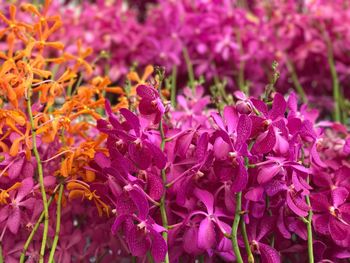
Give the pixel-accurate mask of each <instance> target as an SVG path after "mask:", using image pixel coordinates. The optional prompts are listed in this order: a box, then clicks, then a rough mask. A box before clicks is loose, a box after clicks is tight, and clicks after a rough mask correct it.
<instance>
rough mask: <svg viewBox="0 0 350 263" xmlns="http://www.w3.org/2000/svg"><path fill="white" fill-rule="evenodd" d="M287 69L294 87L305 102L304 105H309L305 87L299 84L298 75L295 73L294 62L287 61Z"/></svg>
mask: <svg viewBox="0 0 350 263" xmlns="http://www.w3.org/2000/svg"><path fill="white" fill-rule="evenodd" d="M287 68H288V71H289V74H290V75H291V77H292V81H293V84H294V87H295V88H296V90H297V92H298V94H299V96H300V98H301V100H302V101H303V103H307V96H306V94H305V91H304V89H303V86H301V84H300V82H299V78H298V75H297V73H296V71H295V68H294V65H293V63H292V61H290V60H289V59H287Z"/></svg>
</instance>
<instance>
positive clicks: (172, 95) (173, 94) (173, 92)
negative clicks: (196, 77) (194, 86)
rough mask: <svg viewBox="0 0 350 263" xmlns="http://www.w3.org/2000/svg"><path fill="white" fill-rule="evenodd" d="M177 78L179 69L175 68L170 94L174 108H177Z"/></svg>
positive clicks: (172, 74)
mask: <svg viewBox="0 0 350 263" xmlns="http://www.w3.org/2000/svg"><path fill="white" fill-rule="evenodd" d="M176 76H177V67H176V66H174V67H173V70H172V73H171V93H170V94H171V95H170V101H171V105H172V106H173V107H174V108H175V106H176Z"/></svg>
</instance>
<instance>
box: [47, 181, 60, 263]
mask: <svg viewBox="0 0 350 263" xmlns="http://www.w3.org/2000/svg"><path fill="white" fill-rule="evenodd" d="M63 188H64V186H63V184H61V185H60V188H59V192H58V200H57V212H56V231H55V237H54V239H53V243H52V247H51V251H50V257H49V263H52V262H53V259H54V258H53V257H54V255H55V251H56V247H57V243H58V238H59V234H60V229H61V205H62V193H63Z"/></svg>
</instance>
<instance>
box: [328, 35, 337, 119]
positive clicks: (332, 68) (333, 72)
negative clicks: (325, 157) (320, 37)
mask: <svg viewBox="0 0 350 263" xmlns="http://www.w3.org/2000/svg"><path fill="white" fill-rule="evenodd" d="M326 39H327V46H328V52H327V53H328V54H327V55H328V56H327V58H328V64H329V69H330V71H331V75H332V82H333V99H334V119H335V121H337V122H341V115H340V104H341V94H340V93H341V92H340V86H339V79H338V74H337V71H336V69H335V63H334V55H333V48H332V43H331V41H330V40H329V38H328V37H327V38H326Z"/></svg>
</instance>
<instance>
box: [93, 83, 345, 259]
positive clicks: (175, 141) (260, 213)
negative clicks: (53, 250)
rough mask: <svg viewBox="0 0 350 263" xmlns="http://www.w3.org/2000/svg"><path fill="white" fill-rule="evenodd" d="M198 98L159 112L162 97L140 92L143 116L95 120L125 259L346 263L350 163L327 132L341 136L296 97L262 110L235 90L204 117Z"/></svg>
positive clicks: (144, 88)
mask: <svg viewBox="0 0 350 263" xmlns="http://www.w3.org/2000/svg"><path fill="white" fill-rule="evenodd" d="M201 89H202V88H201V87H197V89H195V90H193V93H192V91H190V90H187V94H188V97H187V99H186V98H185V97H182V96H179V97H178V99H179V104H180V105H181V106H180V108H179V109H178V110H169V111H165V112H164V108H163V107H162V106H160V105H159V103H160V100H159V95H157V90H156V89H155V88H154V87H152V86H151V85H140V86H138V88H137V92H138V95H139V96H140V98H141V101H140V106H139V111H137V112H135V113H133V112H131V111H129V110H127V109H122V110H120V112H119V114H117V115H115V114H114V113H112V111H111V110H110V106H109V104H107V105H106V106H107V114H108V121H105V120H99V122H98V129H99V130H100V131H101V132H103V133H106V134H107V135H108V139H107V148H108V151H109V153H108V154H103V155H102V154H101V155H100V154H99V155H98V156H95V162H96V165H95V168H94V169H96V171H95V172H96V174H97V176H101V177H107V178H108V180H107V181H106V182H107V185H108V188H109V189H108V190H106V191H108V192H109V193H110V194H111V197H112V199H113V205H112V206H114V209H115V213H116V219H115V222H114V224H113V227H112V231H113V233H114V234H117V235H122V236H124V237H125V240H126V241H125V242H126V245H127V248H128V250H129V251H130V253H131V254H132V255H134V256H137V257H140V256H145V255H146V252H147V251H150V254H151V255H152V256H153V258H154V259H155V260H156V261H157V262H158V261H161V260H164V259H165V258H166V251H168V253H169V254H168V255H167V257H168V256H169V257H170V261H171V262H178V261H180V260H182V261H183V260H185V261H186V262H187V261H188V262H192V261H193V260H194V259H195V258H198V257H205V258H208V259H209V258H210V259H211V260H214V261H215V260H219V259H221V260H224V261H226V260H227V261H234V260H237V261H238V262H242V258H243V259H244V258H248V259H250V260H253V259H254V257H260V258H261V260H262V262H281V261H282V260H287V259H289V260H291V261H293V260H298V258H302V257H305V256H306V255H307V254H308V253H311V254H312V255H313V253H315V260H316V259H317V260H322V259H329V260H335V261H336V260H340V259H341V258H344V257H348V256H347V255H348V253H349V251H348V246H349V240H348V234H347V233H348V232H347V231H349V229H350V228H349V226H350V225H349V224H350V221H349V215H350V214H349V212H348V207H349V205H350V203H349V202H348V190H349V188H348V187H349V186H348V178H347V175H348V172H349V166H348V165H349V163H348V161H347V158H348V154H349V153H348V150H347V148H346V144H347V142H346V140H345V139H341V140H339V141H337V142H333V139H335V138H339V134H337V135H330V134H328V131H330V130H328V129H329V128H333V127H337V131H338V132H341V133H342V134H343V135H342V136H341V137H344V136H345V137H346V136H348V134H347V132H346V129H345V128H344V127H343V126H341V125H337V124H332V123H319V124H318V123H316V122H315V121H316V119H317V115H318V113H317V112H316V111H314V110H309V109H308V108H307V107H306V105H303V106H302V107H301V108H300V110H299V109H298V102H297V97H296V95H295V94H294V93H292V94H291V95H290V96H289V97H288V99H287V100H286V99H285V98H284V97H283V96H282V95H281V94H279V93H274V95H273V99H272V100H271V101H266V102H264V101H261V100H257V99H254V98H249V97H246V96H245V95H244V94H243V93H241V92H236V93H235V96H236V98H237V101H236V103H235V105H227V106H226V107H225V108H224V109H223V112H222V113H219V112H215V111H213V110H209V111H207V105H206V104H207V103H208V100H206V99H205V98H201V97H200V96H201V94H202V91H201ZM191 96H192V97H191ZM182 108H186V111H189V112H190V114H188V115H187V114H184V112H183V110H184V109H182ZM145 109H147V110H145ZM198 110H199V111H198ZM158 116H160V118H159V117H158ZM162 116H163V117H162ZM178 116H181V118H179V117H178ZM328 151H330V153H328ZM335 151H336V152H335ZM326 152H327V153H326ZM327 157H328V158H330V159H329V160H327ZM331 164H332V165H331ZM97 171H99V172H97ZM321 178H322V179H321ZM162 233H163V235H164V234H165V233H167V234H165V236H164V239H165V240H166V241H167V243H165V242H164V239H161V238H160V237H161V234H162ZM310 238H311V241H310ZM308 242H311V243H309V245H308ZM166 244H167V245H168V250H167V249H166V248H167V247H166ZM334 247H337V250H334ZM312 250H319V251H317V253H316V251H315V252H312ZM321 252H322V253H321ZM250 262H252V261H250Z"/></svg>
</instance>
